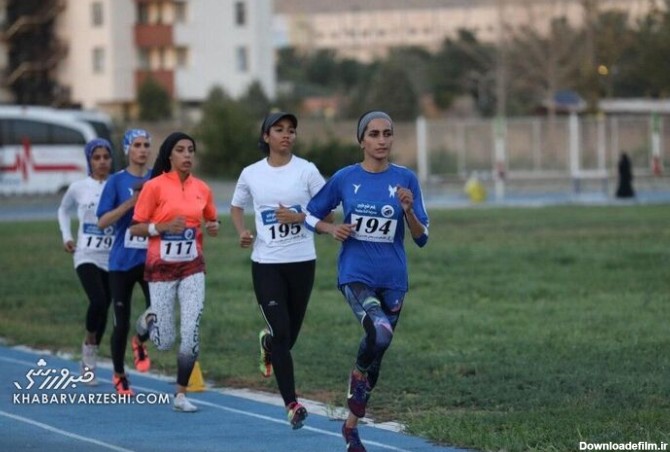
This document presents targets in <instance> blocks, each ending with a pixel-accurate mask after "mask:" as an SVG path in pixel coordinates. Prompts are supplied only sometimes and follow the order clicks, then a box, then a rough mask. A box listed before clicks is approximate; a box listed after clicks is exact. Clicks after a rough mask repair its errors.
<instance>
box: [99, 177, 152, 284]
mask: <svg viewBox="0 0 670 452" xmlns="http://www.w3.org/2000/svg"><path fill="white" fill-rule="evenodd" d="M149 178H151V171H148V172H147V174H146V175H145V176H144V177H138V176H134V175H132V174H130V173H129V172H127V171H126V170H121V171H118V172H116V173H114V174H113V175H112V176H111V177H110V178H109V179H108V180H107V184H105V188H104V190H103V191H102V195H101V196H100V203H99V204H98V213H97V215H98V218H100V217H102V216H103V215H104V214H106V213H107V212H109V211H111V210H114V209H116V208H117V207H118V206H120V205H121V204H123V203H124V202H125V201H126V200H128V199H130V198H132V196H133V190H135V189H138V188H141V187H142V185H143V184H144V183H145V182H146V181H148V180H149ZM134 211H135V209H130V210H128V212H126V213H125V214H123V216H122V217H121V218H119V219H118V221H117V222H116V236H115V237H114V245H112V250H111V252H110V253H109V271H128V270H130V269H132V268H134V267H137V266H138V265H144V261H145V260H146V257H147V243H148V241H147V238H146V237H135V236H132V235H130V231H129V230H128V228H129V227H130V222H131V221H132V219H133V212H134Z"/></svg>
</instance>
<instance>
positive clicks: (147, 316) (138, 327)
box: [135, 306, 156, 336]
mask: <svg viewBox="0 0 670 452" xmlns="http://www.w3.org/2000/svg"><path fill="white" fill-rule="evenodd" d="M154 322H156V313H155V312H154V311H153V310H152V309H151V306H150V307H148V308H147V309H146V311H144V312H143V313H142V314H140V316H139V317H138V318H137V322H135V331H137V334H138V335H139V336H146V335H147V333H148V332H149V331H150V330H151V327H152V326H153V324H154Z"/></svg>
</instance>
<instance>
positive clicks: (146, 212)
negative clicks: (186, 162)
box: [133, 171, 217, 281]
mask: <svg viewBox="0 0 670 452" xmlns="http://www.w3.org/2000/svg"><path fill="white" fill-rule="evenodd" d="M179 216H181V217H184V219H185V221H186V229H185V230H184V231H183V232H182V233H180V234H172V233H169V232H163V233H161V234H160V235H158V236H154V237H150V238H149V247H148V249H147V260H146V263H145V267H144V277H145V279H146V280H147V281H174V280H178V279H182V278H185V277H186V276H189V275H192V274H194V273H199V272H204V271H205V259H204V255H203V252H202V222H203V220H205V221H216V219H217V213H216V206H215V204H214V196H213V195H212V190H211V189H210V188H209V186H208V185H207V184H206V183H205V182H203V181H202V180H200V179H198V178H196V177H194V176H193V175H189V176H188V177H187V178H186V179H185V180H184V181H183V182H182V181H181V180H180V179H179V175H178V174H177V173H176V172H174V171H170V172H168V173H164V174H161V175H160V176H157V177H155V178H153V179H151V180H150V181H148V182H147V183H145V184H144V186H143V187H142V191H141V192H140V195H139V198H138V200H137V204H136V205H135V213H134V215H133V222H136V223H167V222H170V221H172V220H173V219H175V218H176V217H179Z"/></svg>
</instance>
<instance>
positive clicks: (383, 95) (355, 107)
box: [348, 61, 419, 121]
mask: <svg viewBox="0 0 670 452" xmlns="http://www.w3.org/2000/svg"><path fill="white" fill-rule="evenodd" d="M364 86H365V87H364V88H362V89H361V91H359V93H358V97H353V98H352V99H351V100H352V102H351V103H350V105H349V108H348V112H349V115H350V116H351V117H358V116H359V115H360V114H361V113H362V112H363V111H365V110H372V109H375V110H383V111H385V112H387V113H388V114H389V115H391V117H392V118H393V119H394V120H396V121H413V120H414V119H415V118H416V117H417V115H418V113H419V103H418V97H417V95H416V92H415V91H414V87H413V86H412V82H411V80H410V78H409V76H408V75H407V72H406V71H405V69H404V68H403V67H402V66H400V65H399V64H398V63H393V62H388V61H386V62H384V63H381V64H380V65H379V66H378V68H377V70H376V71H375V72H374V74H373V76H372V78H371V79H370V81H369V83H368V84H367V85H364Z"/></svg>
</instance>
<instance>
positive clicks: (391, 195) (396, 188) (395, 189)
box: [389, 185, 398, 198]
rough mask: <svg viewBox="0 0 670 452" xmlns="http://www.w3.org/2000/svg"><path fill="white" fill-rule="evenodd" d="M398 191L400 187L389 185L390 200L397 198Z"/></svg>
mask: <svg viewBox="0 0 670 452" xmlns="http://www.w3.org/2000/svg"><path fill="white" fill-rule="evenodd" d="M396 191H398V187H397V186H395V187H392V186H390V185H389V198H394V197H395V192H396Z"/></svg>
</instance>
